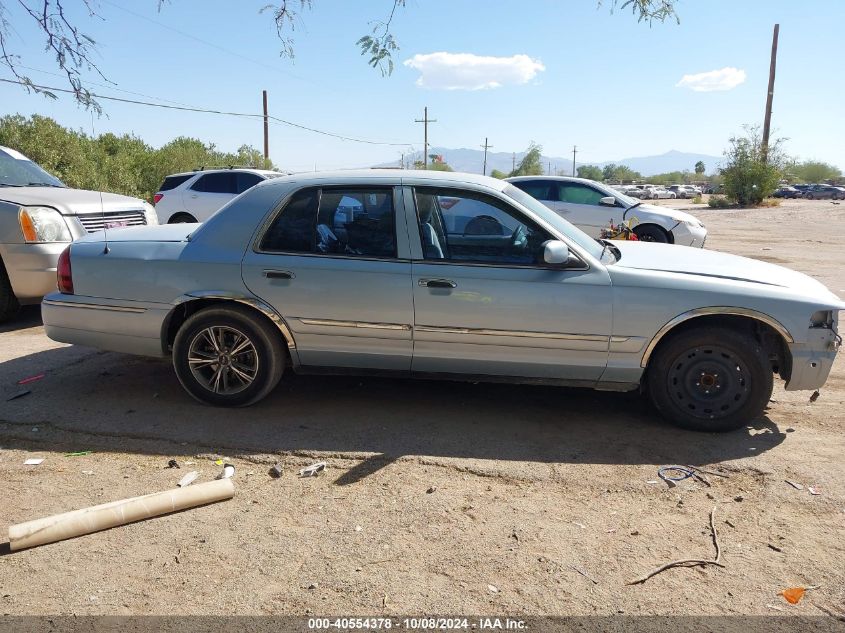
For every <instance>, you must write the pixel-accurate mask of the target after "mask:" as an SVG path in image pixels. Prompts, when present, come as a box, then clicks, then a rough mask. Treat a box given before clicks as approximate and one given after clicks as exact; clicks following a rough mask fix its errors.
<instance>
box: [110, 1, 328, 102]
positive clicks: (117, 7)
mask: <svg viewBox="0 0 845 633" xmlns="http://www.w3.org/2000/svg"><path fill="white" fill-rule="evenodd" d="M100 1H101V2H103V3H104V4H108V5H110V6H112V7H114V8H115V9H120V10H121V11H125V12H126V13H129V14H130V15H134V16H135V17H136V18H140V19H142V20H146V21H147V22H150V23H151V24H155V25H157V26H160V27H162V28H164V29H167V30H169V31H173V32H174V33H178V34H179V35H181V36H182V37H187V38H189V39H192V40H194V41H195V42H199V43H200V44H205V45H206V46H210V47H211V48H215V49H217V50H218V51H221V52H223V53H226V54H227V55H232V56H233V57H239V58H240V59H243V60H244V61H248V62H250V63H253V64H257V65H259V66H263V67H264V68H269V69H270V70H274V71H276V72H278V73H281V74H283V75H287V76H288V77H293V78H294V79H298V80H299V81H304V82H307V83H310V84H314V85H315V86H316V85H320V84H319V83H317V82H316V81H312V80H311V79H306V78H305V77H300V76H299V75H296V74H294V73H291V72H288V71H286V70H282V69H281V68H276V67H275V66H271V65H270V64H267V63H265V62H262V61H260V60H258V59H253V58H252V57H247V56H246V55H243V54H241V53H237V52H235V51H231V50H229V49H228V48H224V47H222V46H220V45H219V44H215V43H214V42H209V41H208V40H204V39H202V38H199V37H197V36H196V35H191V34H190V33H186V32H185V31H180V30H179V29H177V28H176V27H173V26H170V25H168V24H165V23H164V22H160V21H159V20H154V19H153V18H150V17H147V16H145V15H142V14H140V13H136V12H135V11H133V10H132V9H127V8H126V7H123V6H121V5H119V4H116V3H114V2H110V0H100Z"/></svg>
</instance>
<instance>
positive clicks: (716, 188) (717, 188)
mask: <svg viewBox="0 0 845 633" xmlns="http://www.w3.org/2000/svg"><path fill="white" fill-rule="evenodd" d="M701 191H702V193H707V194H711V195H712V194H718V193H724V192H725V186H724V185H721V184H719V185H714V184H709V185H705V186H704V187H703V188H702V189H701Z"/></svg>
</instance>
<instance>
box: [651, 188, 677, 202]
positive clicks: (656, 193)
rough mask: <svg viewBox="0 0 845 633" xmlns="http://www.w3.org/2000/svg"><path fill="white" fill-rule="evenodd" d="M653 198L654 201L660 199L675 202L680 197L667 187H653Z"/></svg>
mask: <svg viewBox="0 0 845 633" xmlns="http://www.w3.org/2000/svg"><path fill="white" fill-rule="evenodd" d="M651 197H652V199H653V200H657V199H658V198H660V199H664V198H665V199H670V200H674V199H675V198H677V197H678V196H677V194H676V193H675V192H674V191H669V190H668V189H666V187H653V188H652V189H651Z"/></svg>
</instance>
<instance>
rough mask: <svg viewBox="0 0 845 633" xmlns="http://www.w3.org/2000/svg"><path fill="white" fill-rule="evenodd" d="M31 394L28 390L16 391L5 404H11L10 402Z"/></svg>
mask: <svg viewBox="0 0 845 633" xmlns="http://www.w3.org/2000/svg"><path fill="white" fill-rule="evenodd" d="M31 393H32V392H31V391H30V390H29V389H24V390H23V391H18V392H17V393H13V394H12V395H11V396H9V397H8V398H6V402H11V401H12V400H17V399H18V398H23V397H24V396H28V395H29V394H31Z"/></svg>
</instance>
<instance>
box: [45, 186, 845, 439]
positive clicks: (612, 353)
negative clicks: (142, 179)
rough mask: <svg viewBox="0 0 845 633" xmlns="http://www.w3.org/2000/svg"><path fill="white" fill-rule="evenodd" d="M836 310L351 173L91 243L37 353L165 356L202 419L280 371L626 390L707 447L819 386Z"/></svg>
mask: <svg viewBox="0 0 845 633" xmlns="http://www.w3.org/2000/svg"><path fill="white" fill-rule="evenodd" d="M842 309H845V303H843V302H842V301H841V300H840V299H839V298H838V297H836V296H835V295H834V294H833V293H831V292H830V291H829V290H827V289H826V288H825V287H824V286H823V285H821V284H820V283H818V282H817V281H815V280H813V279H811V278H810V277H807V276H806V275H803V274H800V273H797V272H794V271H792V270H788V269H786V268H782V267H779V266H774V265H771V264H767V263H763V262H759V261H755V260H751V259H744V258H741V257H735V256H732V255H726V254H722V253H717V252H713V251H707V250H702V249H698V248H689V247H682V246H669V245H664V244H647V243H638V242H607V241H604V242H602V241H597V240H594V239H591V238H590V237H588V236H587V235H585V234H584V233H582V232H581V231H580V230H578V229H577V228H575V227H574V226H572V225H571V224H569V223H568V222H567V221H566V220H564V219H562V218H561V217H560V216H559V215H557V214H556V213H554V212H553V211H551V210H550V209H548V208H547V207H545V206H544V205H542V204H541V203H539V202H537V201H536V200H535V199H534V198H532V197H530V196H529V195H527V194H525V193H524V192H522V191H520V190H519V189H517V188H516V187H514V186H513V185H511V184H509V183H507V182H503V181H500V180H494V179H491V178H485V177H481V176H474V175H469V174H448V173H442V172H425V171H419V172H415V171H386V170H373V171H359V172H355V171H349V172H334V173H314V174H304V175H296V176H286V177H281V178H278V179H274V180H272V181H267V182H264V183H261V184H259V185H257V186H256V187H254V188H253V189H250V190H249V191H247V192H246V193H244V194H242V195H241V196H239V197H237V198H236V199H234V200H233V201H232V202H230V203H229V204H228V205H227V206H225V207H223V208H222V209H221V210H220V211H219V212H217V213H216V214H215V215H214V216H212V217H211V218H210V219H209V220H208V221H207V222H206V223H204V224H202V225H197V224H178V225H168V226H155V227H139V228H130V229H123V230H120V231H109V232H107V233H103V232H100V233H96V234H93V235H90V236H88V237H84V238H82V239H81V240H79V241H77V242H74V243H73V244H72V245H71V246H70V247H69V248H68V249H67V250H66V251H65V252H64V253H63V254H62V256H61V258H60V261H59V268H58V292H55V293H52V294H50V295H48V296H47V297H45V299H44V301H43V304H42V314H43V318H44V325H45V328H46V331H47V334H48V335H49V336H50V337H51V338H52V339H54V340H57V341H63V342H67V343H76V344H79V345H87V346H91V347H99V348H103V349H108V350H114V351H118V352H126V353H130V354H143V355H149V356H160V357H163V356H172V360H173V367H174V369H175V371H176V374H177V376H178V378H179V380H180V382H181V383H182V385H183V386H184V388H185V389H186V391H187V392H188V393H189V394H191V395H192V396H194V397H195V398H196V399H198V400H200V401H202V402H205V403H209V404H214V405H222V406H243V405H249V404H252V403H254V402H256V401H258V400H260V399H261V398H263V397H264V396H266V395H267V394H268V393H269V392H270V391H271V390H272V389H273V388H274V387H275V386H276V384H277V383H278V382H279V380H280V379H281V377H282V375H283V374H284V372H286V371H294V372H297V373H300V372H301V373H306V372H322V373H346V372H352V373H376V374H392V375H400V376H419V377H439V378H445V379H469V380H489V381H507V382H537V383H544V384H558V385H569V386H583V387H592V388H595V389H601V390H610V391H632V390H637V389H639V390H643V391H644V392H646V393H647V394H648V396H649V397H650V399H651V401H652V402H653V403H654V405H655V407H656V408H657V409H658V410H659V411H660V412H661V413H662V414H663V416H664V417H665V418H667V419H668V420H670V421H672V422H674V423H677V424H679V425H681V426H684V427H687V428H691V429H697V430H706V431H724V430H729V429H734V428H738V427H741V426H743V425H746V424H748V423H750V422H752V421H753V420H754V418H756V417H757V416H759V415H760V414H761V412H762V411H763V408H764V407H765V406H766V404H767V402H768V400H769V397H770V395H771V391H772V382H773V373H778V374H779V375H780V376H781V377H782V378H783V379H784V380H785V381H786V389H788V390H798V389H817V388H819V387H821V386H822V385H823V384H824V382H825V380H826V379H827V377H828V374H829V372H830V368H831V365H832V364H833V361H834V357H835V355H836V351H837V348H838V345H839V342H840V341H841V339H840V337H839V336H838V334H837V331H836V328H837V323H838V311H839V310H842Z"/></svg>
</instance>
